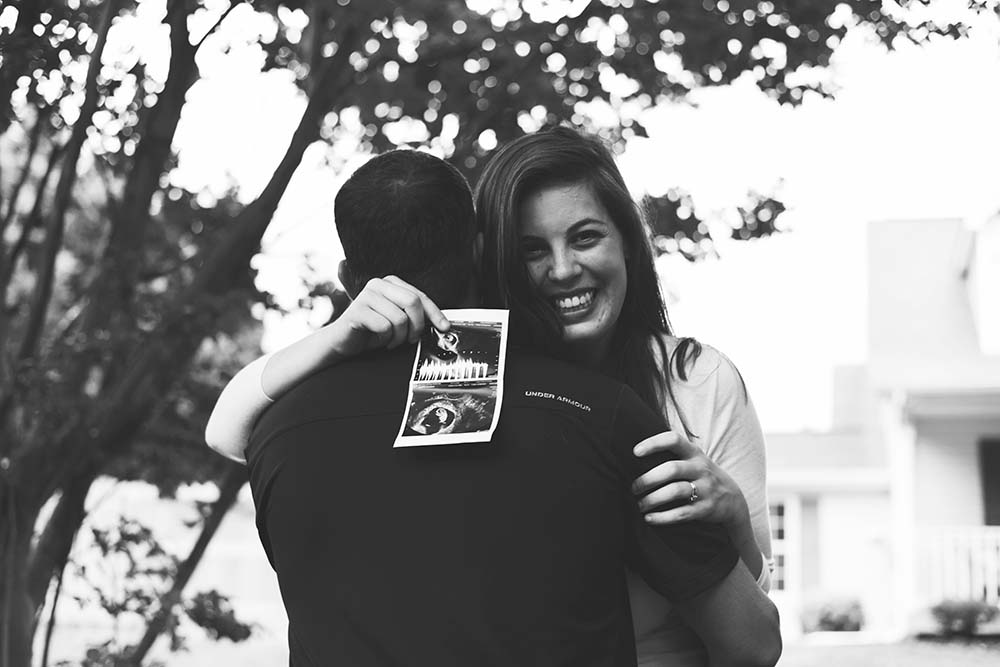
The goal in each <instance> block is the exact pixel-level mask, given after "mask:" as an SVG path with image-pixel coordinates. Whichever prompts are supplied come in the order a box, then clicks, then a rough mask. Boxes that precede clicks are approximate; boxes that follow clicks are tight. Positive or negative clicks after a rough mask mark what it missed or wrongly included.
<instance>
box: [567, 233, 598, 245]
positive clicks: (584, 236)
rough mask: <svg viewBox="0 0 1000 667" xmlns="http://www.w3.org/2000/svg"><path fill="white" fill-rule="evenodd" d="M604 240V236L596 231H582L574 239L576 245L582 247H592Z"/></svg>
mask: <svg viewBox="0 0 1000 667" xmlns="http://www.w3.org/2000/svg"><path fill="white" fill-rule="evenodd" d="M602 238H603V234H601V233H600V232H598V231H595V230H588V231H582V232H580V233H579V234H577V235H576V237H575V238H574V239H573V241H574V243H576V244H577V245H581V246H585V247H586V246H592V245H594V244H595V243H597V242H598V241H600V240H601V239H602Z"/></svg>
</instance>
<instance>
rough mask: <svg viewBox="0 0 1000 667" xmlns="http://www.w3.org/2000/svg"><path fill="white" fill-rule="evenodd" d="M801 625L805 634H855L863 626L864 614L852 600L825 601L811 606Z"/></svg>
mask: <svg viewBox="0 0 1000 667" xmlns="http://www.w3.org/2000/svg"><path fill="white" fill-rule="evenodd" d="M802 624H803V626H804V628H805V631H806V632H816V631H824V632H857V631H858V630H860V629H861V627H862V626H863V625H864V624H865V613H864V610H863V609H862V608H861V602H860V601H858V600H856V599H854V598H845V599H835V600H827V601H825V602H822V603H820V604H818V605H813V607H812V608H811V609H809V610H808V611H807V612H806V614H805V615H804V617H803V623H802Z"/></svg>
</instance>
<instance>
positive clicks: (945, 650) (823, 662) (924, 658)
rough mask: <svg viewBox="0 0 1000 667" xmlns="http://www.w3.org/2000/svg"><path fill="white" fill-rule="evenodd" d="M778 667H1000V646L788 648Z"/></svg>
mask: <svg viewBox="0 0 1000 667" xmlns="http://www.w3.org/2000/svg"><path fill="white" fill-rule="evenodd" d="M778 665H779V667H828V666H829V665H835V666H836V667H952V666H954V667H987V665H988V666H989V667H997V666H998V665H1000V643H996V642H994V643H989V644H987V643H978V644H967V645H965V644H958V643H951V644H944V643H936V642H928V641H916V640H907V641H904V642H901V643H899V644H876V645H868V646H808V645H790V646H786V647H785V650H784V653H783V654H782V656H781V661H780V662H779V663H778Z"/></svg>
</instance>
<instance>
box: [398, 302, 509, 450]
mask: <svg viewBox="0 0 1000 667" xmlns="http://www.w3.org/2000/svg"><path fill="white" fill-rule="evenodd" d="M443 314H445V315H446V316H447V317H448V320H449V322H450V327H449V328H448V330H447V331H441V330H439V329H438V328H436V327H434V326H431V327H428V329H427V331H425V332H424V334H423V336H422V337H421V339H420V345H419V346H418V347H417V352H416V358H415V360H414V362H413V374H412V375H411V379H410V387H409V396H408V399H407V405H406V412H405V415H404V416H403V423H402V425H401V426H400V430H399V435H398V436H397V438H396V442H395V443H394V444H393V447H418V446H427V445H454V444H462V443H473V442H486V441H488V440H489V439H490V437H491V436H492V435H493V429H494V428H496V424H497V420H498V419H499V417H500V407H501V404H502V399H503V366H504V359H505V358H506V353H507V320H508V315H509V314H508V312H507V311H505V310H487V309H464V310H462V309H451V310H445V311H443Z"/></svg>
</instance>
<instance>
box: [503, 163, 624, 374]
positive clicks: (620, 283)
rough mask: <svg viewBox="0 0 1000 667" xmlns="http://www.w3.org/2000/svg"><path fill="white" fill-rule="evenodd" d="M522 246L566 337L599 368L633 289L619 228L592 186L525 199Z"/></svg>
mask: <svg viewBox="0 0 1000 667" xmlns="http://www.w3.org/2000/svg"><path fill="white" fill-rule="evenodd" d="M520 245H521V255H522V257H523V259H524V264H525V267H526V268H527V271H528V274H529V276H530V278H531V282H532V283H533V284H534V285H535V286H537V288H538V290H539V291H540V292H541V293H542V294H543V295H544V296H545V297H546V298H547V299H548V300H549V303H550V304H551V305H552V306H553V307H554V308H555V309H556V313H557V314H558V316H559V322H560V324H561V325H562V329H563V341H564V342H565V343H566V344H567V345H569V346H570V347H572V348H573V350H574V356H576V357H578V358H580V359H581V360H585V361H588V362H589V363H590V364H591V365H595V366H596V365H597V364H598V363H599V362H600V360H601V359H604V358H605V357H606V356H607V352H608V347H609V346H610V344H611V337H612V334H613V333H614V329H615V324H616V323H617V322H618V317H619V315H620V314H621V310H622V305H623V304H624V302H625V294H626V292H627V289H628V276H627V274H626V270H625V266H626V262H625V244H624V240H623V238H622V234H621V232H620V231H618V227H617V226H616V225H615V223H614V222H613V221H612V219H611V216H610V215H609V214H608V212H607V210H605V208H604V206H603V205H601V202H600V201H598V199H597V197H596V196H595V195H594V193H593V191H592V190H591V188H590V187H589V186H588V185H587V184H585V183H576V184H571V185H557V186H551V187H546V188H542V189H540V190H538V191H537V192H533V193H532V194H530V195H528V196H526V197H525V198H524V204H523V205H522V210H521V243H520Z"/></svg>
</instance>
